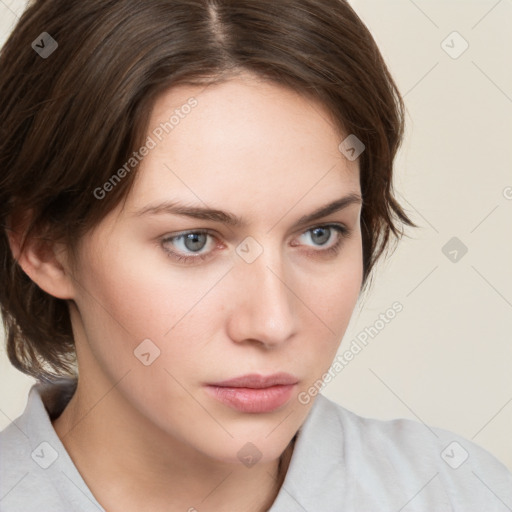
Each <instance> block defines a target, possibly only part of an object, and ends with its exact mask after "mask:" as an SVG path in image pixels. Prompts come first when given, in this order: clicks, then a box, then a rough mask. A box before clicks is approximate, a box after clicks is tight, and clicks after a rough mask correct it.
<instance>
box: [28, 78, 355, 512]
mask: <svg viewBox="0 0 512 512" xmlns="http://www.w3.org/2000/svg"><path fill="white" fill-rule="evenodd" d="M192 96H194V97H195V98H196V99H197V102H198V104H197V106H196V107H195V108H194V109H193V110H192V111H191V112H190V113H189V114H188V115H187V116H186V117H184V118H183V119H181V120H180V123H179V124H178V125H177V126H175V127H174V129H173V130H172V131H171V132H170V133H169V134H167V135H165V136H164V138H163V139H162V141H158V144H157V146H156V147H155V148H153V149H151V151H150V152H149V154H148V155H147V156H145V157H144V159H143V161H142V162H141V164H140V169H139V171H138V173H139V174H138V175H137V179H136V181H135V184H134V187H133V190H132V191H131V193H130V194H129V196H128V197H127V200H126V203H125V204H124V205H123V203H121V205H119V207H118V208H116V209H115V210H114V211H113V212H112V213H111V214H109V215H108V216H107V217H105V218H104V219H103V220H102V222H101V223H100V224H99V225H98V226H97V227H96V228H95V229H94V230H93V231H92V232H91V233H89V234H88V235H87V236H86V237H85V238H84V239H83V240H82V243H81V245H80V248H79V255H80V257H79V261H78V262H76V265H71V264H70V259H69V258H68V257H66V251H65V249H63V248H62V247H61V248H60V250H59V248H58V246H55V247H54V249H53V254H55V261H54V262H52V260H51V258H50V257H49V256H48V255H46V256H41V258H43V259H44V258H45V263H44V265H43V264H40V261H41V260H38V258H39V255H38V253H37V250H36V248H33V249H31V248H30V247H29V248H28V255H26V256H22V257H21V258H20V260H19V261H20V264H22V266H23V268H24V269H25V271H26V272H27V274H29V275H30V277H31V278H32V279H33V280H34V281H36V282H38V284H39V285H40V286H41V287H42V288H43V289H45V290H46V291H48V292H49V293H52V294H53V295H55V296H58V297H60V298H65V299H70V314H71V320H72V325H73V332H74V336H75V340H76V350H77V358H78V367H79V373H80V378H79V382H78V387H77V391H76V393H75V395H74V396H73V398H72V399H71V401H70V403H69V405H68V406H67V407H66V409H65V410H64V412H63V413H62V415H61V416H60V417H59V418H58V419H56V420H54V422H53V425H54V427H55V430H56V432H57V434H58V436H59V438H60V439H61V440H62V442H63V444H64V446H65V447H66V449H67V451H68V452H69V454H70V456H71V458H72V459H73V462H74V463H75V465H76V466H77V468H78V470H79V472H80V473H81V475H82V476H83V478H84V481H85V482H86V483H87V485H88V486H89V488H90V489H91V491H92V493H93V494H94V496H95V497H96V499H97V500H98V502H99V503H100V504H101V505H102V506H103V507H104V508H105V510H107V511H109V512H117V511H122V512H131V511H139V510H152V511H156V512H159V511H164V510H165V511H166V512H170V511H171V512H173V511H182V512H186V511H192V510H197V511H198V512H212V511H215V512H228V511H229V512H232V511H233V510H237V511H243V512H256V511H265V510H267V509H268V508H269V507H270V506H271V504H272V502H273V501H274V499H275V497H276V495H277V493H278V491H279V488H280V486H281V484H282V479H283V477H284V473H282V474H281V475H278V471H277V470H278V465H279V460H280V457H281V456H283V453H284V452H285V450H286V449H287V447H288V450H287V451H286V453H284V455H285V457H283V460H285V463H284V470H286V468H287V463H286V459H287V458H288V459H289V456H291V454H292V453H291V452H292V449H293V446H292V445H290V441H291V440H292V438H293V437H294V435H295V434H296V432H297V431H298V429H299V427H300V426H301V425H302V423H303V422H304V420H305V419H306V416H307V414H308V412H309V411H310V408H311V406H312V405H313V400H312V401H311V402H310V403H309V404H308V405H302V404H301V403H300V402H299V401H298V400H297V395H298V394H299V393H300V392H303V391H307V389H308V388H309V387H310V386H311V385H312V384H313V383H314V382H315V381H317V380H318V379H319V378H320V377H321V375H322V374H323V373H324V372H325V371H327V370H328V368H329V366H330V364H331V362H332V360H333V358H334V356H335V354H336V352H337V349H338V347H339V344H340V341H341V339H342V337H343V334H344V332H345V330H346V328H347V325H348V323H349V320H350V316H351V314H352V311H353V309H354V307H355V305H356V302H357V299H358V297H359V293H360V288H361V281H362V270H363V268H362V242H361V231H360V225H359V224H360V213H361V203H360V202H357V201H355V202H352V203H350V204H348V205H346V206H345V207H344V208H342V209H339V210H338V211H334V212H331V213H329V214H328V215H325V216H323V217H321V218H318V219H315V220H312V221H309V222H306V223H301V224H298V221H299V219H300V218H301V217H303V216H305V215H309V214H311V213H313V212H314V211H316V210H318V209H319V208H321V207H323V206H326V205H328V204H329V203H332V202H334V201H337V200H339V199H341V198H343V197H345V196H348V195H350V194H352V195H359V196H360V195H361V189H360V184H359V168H358V163H357V161H355V162H350V161H348V160H346V159H345V157H344V156H343V155H342V154H341V152H340V151H339V150H338V145H339V144H340V142H341V141H342V140H343V138H344V137H343V136H342V135H341V134H340V133H339V132H338V131H337V130H336V129H335V127H334V125H333V123H332V122H331V120H330V118H329V115H328V113H327V112H326V111H325V110H324V109H323V107H322V106H321V105H320V104H319V103H314V102H312V100H309V99H305V98H304V97H302V96H300V95H298V94H297V93H295V92H293V91H291V90H289V89H287V88H284V87H282V86H278V85H275V84H272V83H270V82H265V81H261V80H260V79H258V78H256V77H255V76H252V75H250V74H242V75H240V76H238V77H237V78H233V79H230V80H229V81H227V82H224V83H221V84H216V85H211V86H208V87H207V88H204V87H197V86H184V85H181V86H177V87H174V88H172V89H170V90H169V91H167V92H166V93H165V94H163V95H162V96H161V97H160V98H159V99H158V101H157V102H156V104H155V106H154V109H153V111H152V115H151V120H150V123H149V127H150V128H149V130H152V129H153V128H154V127H157V126H158V125H159V124H160V123H161V122H165V121H167V120H168V119H169V117H170V115H171V114H172V112H173V111H174V110H175V109H176V108H179V107H180V106H181V105H184V104H185V103H186V102H187V100H188V99H189V98H190V97H192ZM149 133H150V132H148V134H149ZM163 202H173V203H174V204H176V203H178V202H179V203H180V205H181V206H185V207H196V208H206V207H207V208H210V209H216V210H222V211H225V212H230V213H231V214H232V215H233V216H236V217H239V218H240V220H241V223H240V225H235V224H227V223H225V222H221V221H220V220H219V219H217V220H216V219H214V218H213V217H212V218H208V219H199V218H193V217H191V216H185V215H178V214H171V213H169V212H166V211H164V210H163V209H160V210H155V211H152V212H147V213H144V214H140V211H141V210H143V209H147V208H148V206H156V205H159V204H160V203H163ZM326 225H330V226H331V227H325V226H326ZM335 226H340V227H341V228H340V229H336V227H335ZM322 227H323V229H318V228H322ZM343 228H344V229H345V230H348V233H345V234H344V232H343ZM198 230H199V231H200V233H199V234H198V235H196V238H193V239H192V240H191V241H189V242H188V243H186V242H185V239H184V237H181V238H180V237H179V235H183V233H184V232H187V233H188V232H192V233H196V232H197V231H198ZM205 232H206V234H204V233H205ZM173 237H174V238H173ZM247 237H251V239H250V243H249V247H250V253H251V254H252V255H254V254H259V252H260V251H261V254H259V255H258V257H257V258H256V259H254V261H252V262H250V263H249V262H247V261H246V260H244V258H243V257H241V254H243V253H241V252H240V251H238V252H237V248H238V247H240V244H241V243H242V242H243V241H246V239H247ZM338 242H339V243H338ZM336 245H337V246H338V247H337V249H336V248H334V249H333V247H335V246H336ZM330 249H331V250H330ZM30 251H33V252H30ZM195 254H199V255H200V256H201V257H202V259H200V258H199V256H197V255H195ZM179 257H182V258H183V257H188V258H190V259H189V260H179V259H178V258H179ZM38 262H39V263H38ZM49 276H51V279H50V278H49ZM50 283H51V284H50ZM143 340H151V342H150V345H147V346H148V347H150V349H149V350H150V351H154V350H155V348H154V347H157V348H158V349H157V350H159V351H160V352H159V356H158V357H157V358H156V359H155V360H154V361H153V362H152V364H150V365H147V366H146V365H145V364H143V363H142V362H141V361H140V360H139V359H138V358H137V357H136V356H135V355H134V351H136V349H137V347H138V346H139V345H140V344H141V343H142V342H143ZM146 343H147V342H146ZM276 372H288V373H291V374H292V375H294V376H296V377H297V379H298V381H299V382H298V384H297V385H296V388H295V389H294V392H293V394H292V397H291V399H290V400H289V401H288V402H287V403H286V404H284V405H283V406H281V407H280V408H278V409H277V410H274V411H272V412H268V413H245V412H240V411H238V410H235V409H233V408H231V407H228V406H227V405H225V404H223V403H221V402H219V401H217V400H216V399H214V398H213V397H212V396H211V395H210V394H208V393H207V392H206V391H205V384H207V383H214V382H219V381H222V380H226V379H230V378H234V377H237V376H241V375H246V374H252V373H257V374H260V375H265V376H267V375H270V374H274V373H276ZM247 443H252V445H254V446H256V447H257V449H258V450H259V452H261V459H260V460H259V462H258V463H256V464H255V465H253V466H251V467H247V466H246V465H244V464H242V462H241V460H240V458H239V456H238V455H237V454H238V452H239V451H240V450H241V449H242V447H244V446H246V445H247ZM286 456H287V457H286Z"/></svg>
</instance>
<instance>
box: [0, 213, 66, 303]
mask: <svg viewBox="0 0 512 512" xmlns="http://www.w3.org/2000/svg"><path fill="white" fill-rule="evenodd" d="M25 218H26V217H25ZM27 227H28V223H27V222H17V223H15V225H14V226H13V227H9V228H8V229H7V230H6V231H7V238H8V240H9V245H10V247H11V251H12V254H13V257H14V258H15V259H16V261H17V262H18V264H19V265H20V267H21V268H22V269H23V271H24V272H25V274H27V276H28V277H30V279H31V280H32V281H33V282H34V283H36V284H37V285H38V286H39V288H41V289H42V290H44V291H45V292H46V293H49V294H50V295H53V296H54V297H57V298H59V299H73V298H74V286H73V285H74V281H73V279H72V275H71V272H70V268H69V267H68V263H67V262H68V257H67V248H66V246H65V245H64V244H61V243H57V242H54V241H51V240H48V239H45V238H44V237H38V236H36V237H33V238H30V239H28V240H27V241H26V243H25V247H24V248H23V252H21V244H22V240H23V235H24V233H25V232H26V229H27Z"/></svg>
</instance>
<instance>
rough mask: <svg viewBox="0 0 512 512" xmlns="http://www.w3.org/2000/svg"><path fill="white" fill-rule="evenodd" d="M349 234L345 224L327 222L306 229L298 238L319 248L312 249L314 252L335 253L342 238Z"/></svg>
mask: <svg viewBox="0 0 512 512" xmlns="http://www.w3.org/2000/svg"><path fill="white" fill-rule="evenodd" d="M349 235H350V230H349V229H348V228H346V227H345V226H342V225H341V224H327V225H324V226H316V227H313V228H311V229H308V230H307V231H305V232H304V233H303V234H302V235H300V237H299V240H300V239H302V240H305V241H306V243H305V245H308V243H307V242H308V241H311V242H313V247H317V248H319V249H316V250H314V251H313V252H315V253H324V252H325V253H337V252H338V251H339V249H340V248H341V245H342V243H343V240H344V239H345V238H347V237H348V236H349ZM293 245H302V244H293Z"/></svg>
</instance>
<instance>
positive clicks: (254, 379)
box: [210, 372, 299, 389]
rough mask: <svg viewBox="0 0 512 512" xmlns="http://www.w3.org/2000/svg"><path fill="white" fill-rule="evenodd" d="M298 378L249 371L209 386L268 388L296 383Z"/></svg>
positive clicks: (284, 374)
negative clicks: (246, 373) (264, 374)
mask: <svg viewBox="0 0 512 512" xmlns="http://www.w3.org/2000/svg"><path fill="white" fill-rule="evenodd" d="M298 381H299V379H297V377H294V376H293V375H290V374H289V373H284V372H280V373H274V374H273V375H267V376H263V375H259V374H256V373H251V374H249V375H242V376H241V377H235V378H234V379H229V380H223V381H222V382H215V383H213V384H210V386H218V387H224V388H254V389H260V388H269V387H271V386H286V385H290V384H297V382H298Z"/></svg>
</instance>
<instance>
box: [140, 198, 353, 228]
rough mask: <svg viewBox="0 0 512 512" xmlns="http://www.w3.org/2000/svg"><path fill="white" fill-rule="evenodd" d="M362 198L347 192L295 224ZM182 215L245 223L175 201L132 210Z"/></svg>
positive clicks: (220, 213)
mask: <svg viewBox="0 0 512 512" xmlns="http://www.w3.org/2000/svg"><path fill="white" fill-rule="evenodd" d="M362 202H363V199H362V198H361V196H360V195H359V194H355V193H352V194H348V195H346V196H344V197H342V198H340V199H336V200H335V201H332V202H331V203H328V204H326V205H324V206H321V207H319V208H317V209H316V210H314V211H313V212H312V213H308V214H307V215H303V216H302V217H300V219H298V220H297V222H296V223H295V225H296V226H302V225H303V224H307V223H309V222H313V221H315V220H318V219H321V218H323V217H326V216H327V215H330V214H331V213H336V212H338V211H340V210H343V209H345V208H347V207H348V206H350V205H353V204H362ZM161 214H167V215H182V216H185V217H191V218H194V219H200V220H209V221H214V222H220V223H223V224H226V225H228V226H232V227H235V228H241V227H243V226H245V225H246V224H247V223H246V221H244V220H243V218H241V217H237V216H236V215H234V214H232V213H230V212H227V211H223V210H218V209H214V208H203V207H197V206H185V205H183V204H180V203H179V202H177V201H165V202H163V203H160V204H156V205H148V206H146V207H144V208H142V209H140V210H138V211H136V212H134V214H133V215H134V216H137V217H140V216H144V215H161Z"/></svg>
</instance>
